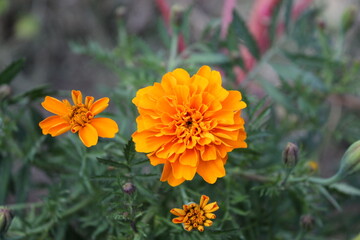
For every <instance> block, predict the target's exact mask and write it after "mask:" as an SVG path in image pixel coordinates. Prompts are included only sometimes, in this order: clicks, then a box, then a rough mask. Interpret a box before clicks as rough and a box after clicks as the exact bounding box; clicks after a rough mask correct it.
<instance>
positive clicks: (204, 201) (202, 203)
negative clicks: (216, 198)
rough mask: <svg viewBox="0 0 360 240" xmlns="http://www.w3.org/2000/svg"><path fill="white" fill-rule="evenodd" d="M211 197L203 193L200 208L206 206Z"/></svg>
mask: <svg viewBox="0 0 360 240" xmlns="http://www.w3.org/2000/svg"><path fill="white" fill-rule="evenodd" d="M209 200H210V198H209V197H208V196H206V195H201V197H200V204H199V205H200V208H204V207H205V206H206V204H207V203H208V202H209Z"/></svg>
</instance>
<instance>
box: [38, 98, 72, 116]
mask: <svg viewBox="0 0 360 240" xmlns="http://www.w3.org/2000/svg"><path fill="white" fill-rule="evenodd" d="M41 105H42V106H43V107H44V108H45V109H46V110H47V111H49V112H51V113H54V114H56V115H59V116H65V115H67V114H68V113H69V108H67V107H66V105H65V104H64V103H63V102H61V101H59V100H58V99H56V98H53V97H49V96H46V97H45V100H44V101H43V102H42V103H41Z"/></svg>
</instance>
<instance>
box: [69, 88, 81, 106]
mask: <svg viewBox="0 0 360 240" xmlns="http://www.w3.org/2000/svg"><path fill="white" fill-rule="evenodd" d="M71 98H72V100H73V102H74V104H75V105H78V104H82V93H81V92H80V91H76V90H72V91H71Z"/></svg>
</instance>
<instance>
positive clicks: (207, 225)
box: [204, 220, 213, 227]
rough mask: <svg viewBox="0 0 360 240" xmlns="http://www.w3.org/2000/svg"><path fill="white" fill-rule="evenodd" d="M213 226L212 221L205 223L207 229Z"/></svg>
mask: <svg viewBox="0 0 360 240" xmlns="http://www.w3.org/2000/svg"><path fill="white" fill-rule="evenodd" d="M212 224H213V222H212V221H211V220H206V221H205V222H204V226H205V227H210V226H211V225H212Z"/></svg>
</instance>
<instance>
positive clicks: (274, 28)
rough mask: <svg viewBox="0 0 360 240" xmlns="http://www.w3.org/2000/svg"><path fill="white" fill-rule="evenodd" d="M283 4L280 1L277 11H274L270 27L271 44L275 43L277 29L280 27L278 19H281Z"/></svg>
mask: <svg viewBox="0 0 360 240" xmlns="http://www.w3.org/2000/svg"><path fill="white" fill-rule="evenodd" d="M282 4H283V1H280V2H279V3H278V4H277V5H276V7H275V9H274V10H273V13H272V16H271V21H270V25H269V30H268V31H269V35H270V41H271V43H273V42H274V40H275V37H276V31H277V27H278V22H279V21H278V19H279V15H280V9H281V6H282Z"/></svg>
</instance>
